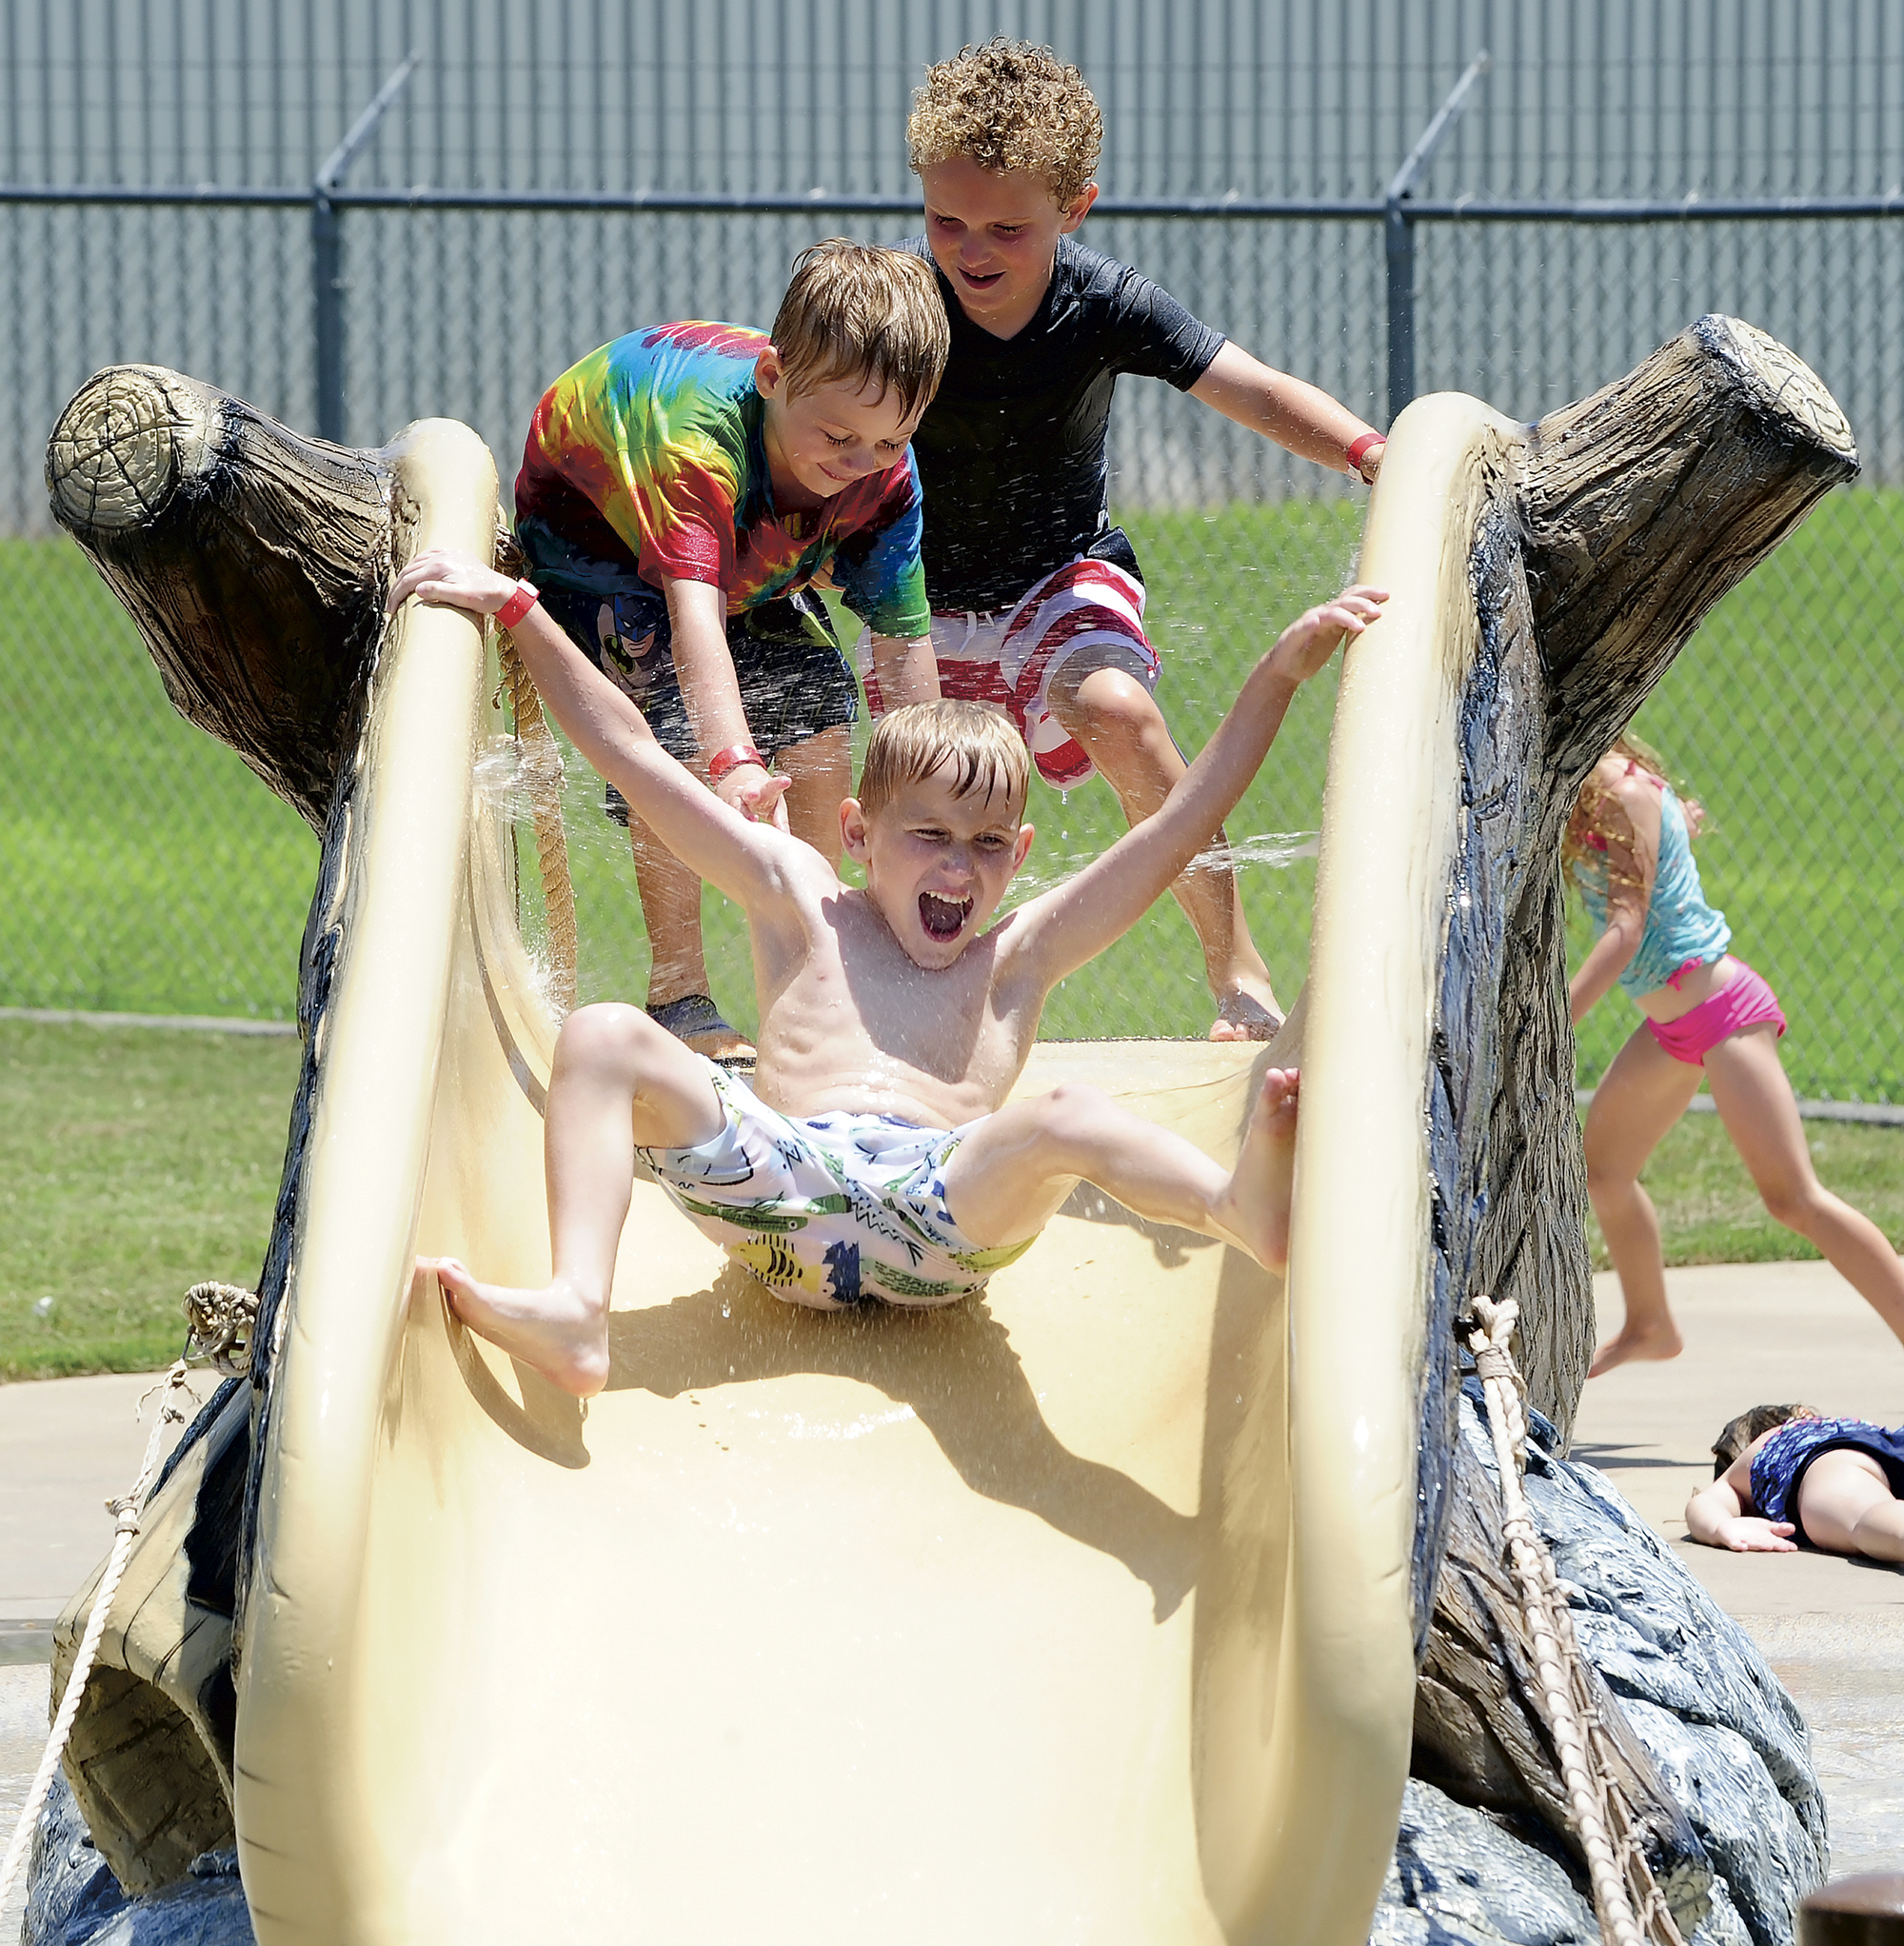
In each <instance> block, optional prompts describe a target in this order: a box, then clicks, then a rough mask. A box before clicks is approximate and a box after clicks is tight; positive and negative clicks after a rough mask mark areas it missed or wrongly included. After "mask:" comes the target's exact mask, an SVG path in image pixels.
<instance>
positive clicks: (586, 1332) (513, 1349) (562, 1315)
mask: <svg viewBox="0 0 1904 1946" xmlns="http://www.w3.org/2000/svg"><path fill="white" fill-rule="evenodd" d="M417 1269H418V1270H419V1271H423V1272H426V1273H428V1274H429V1275H430V1276H433V1277H434V1278H435V1279H436V1281H437V1282H438V1283H440V1284H441V1285H442V1286H443V1294H444V1296H445V1297H446V1298H447V1299H448V1300H449V1308H450V1309H451V1310H452V1311H454V1312H455V1313H456V1315H457V1316H458V1317H459V1318H461V1319H462V1320H463V1321H464V1323H466V1325H468V1327H469V1328H470V1330H471V1331H473V1332H475V1333H476V1334H477V1336H478V1337H480V1338H486V1339H487V1340H489V1342H490V1343H491V1344H493V1345H496V1346H497V1347H499V1348H500V1349H501V1350H503V1351H506V1352H507V1353H508V1355H509V1356H510V1357H511V1358H513V1359H521V1360H522V1361H523V1363H524V1364H526V1365H533V1366H534V1367H535V1369H536V1370H537V1371H538V1372H540V1373H541V1374H542V1375H543V1377H544V1378H545V1379H546V1380H548V1381H549V1383H550V1384H552V1385H559V1386H561V1388H562V1389H563V1390H564V1391H565V1392H571V1393H573V1394H574V1395H575V1397H576V1398H577V1399H592V1398H593V1397H594V1396H595V1394H596V1393H598V1392H599V1391H601V1389H602V1387H603V1386H604V1385H605V1384H606V1383H607V1382H608V1307H607V1305H606V1304H605V1303H602V1302H599V1301H596V1300H595V1299H593V1298H589V1297H585V1296H584V1295H583V1293H582V1292H580V1291H578V1290H577V1289H576V1288H575V1287H574V1286H573V1285H572V1284H568V1283H565V1282H561V1281H557V1282H555V1283H552V1284H550V1285H549V1286H548V1288H547V1289H546V1290H540V1291H521V1290H511V1289H509V1288H508V1287H507V1286H506V1285H504V1284H493V1283H478V1282H477V1281H476V1280H475V1279H474V1278H473V1277H471V1276H470V1275H469V1272H468V1270H467V1269H466V1267H465V1266H464V1265H463V1264H462V1263H460V1262H458V1261H457V1260H456V1259H455V1258H454V1257H419V1258H418V1259H417Z"/></svg>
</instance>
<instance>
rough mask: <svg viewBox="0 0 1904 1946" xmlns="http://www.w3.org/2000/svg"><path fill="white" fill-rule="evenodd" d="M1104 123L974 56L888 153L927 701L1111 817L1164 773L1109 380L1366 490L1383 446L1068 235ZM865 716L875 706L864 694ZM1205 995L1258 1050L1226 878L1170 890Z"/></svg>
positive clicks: (1262, 1008)
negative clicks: (1013, 749) (919, 196)
mask: <svg viewBox="0 0 1904 1946" xmlns="http://www.w3.org/2000/svg"><path fill="white" fill-rule="evenodd" d="M1102 134H1103V120H1102V117H1101V114H1100V113H1099V110H1098V105H1097V102H1096V101H1095V100H1094V99H1093V98H1092V95H1091V90H1090V89H1089V88H1088V87H1087V86H1086V85H1085V83H1084V78H1083V76H1082V75H1081V74H1080V73H1079V72H1078V70H1077V69H1075V68H1071V67H1067V66H1065V65H1064V64H1063V63H1061V62H1060V61H1059V60H1058V59H1057V58H1056V57H1055V56H1054V55H1053V54H1052V53H1051V51H1050V50H1049V49H1046V48H1038V47H1033V46H1030V45H1029V44H1027V43H1025V42H1022V41H1007V40H994V41H991V42H988V43H987V44H986V45H985V46H983V47H982V48H967V49H966V50H964V51H963V52H962V54H960V55H959V56H958V58H957V59H955V60H951V61H942V62H940V63H939V64H938V65H937V66H935V67H932V68H929V69H927V70H926V76H925V85H924V87H923V88H922V89H920V90H919V92H918V94H917V95H916V96H915V97H914V101H913V110H912V117H911V120H910V121H909V122H908V123H907V125H906V140H907V143H908V146H909V148H910V149H911V155H912V166H913V169H915V170H916V171H917V172H918V174H919V176H920V179H921V181H922V183H923V184H924V188H925V235H924V236H923V237H922V238H921V237H915V238H912V239H910V240H909V241H908V242H907V243H905V244H903V245H902V246H901V248H905V249H910V250H913V251H915V252H916V253H917V254H919V255H921V256H927V255H929V256H930V257H931V259H932V261H933V262H934V264H935V265H936V266H937V268H938V271H939V286H940V291H941V294H942V296H943V297H944V299H945V310H946V315H947V316H948V318H949V319H950V321H951V326H952V349H951V355H950V358H949V360H948V362H947V365H946V368H945V377H944V380H943V382H942V384H941V386H940V388H939V393H938V396H937V397H936V399H935V400H934V401H933V403H932V405H931V407H929V408H928V409H927V411H926V414H925V417H924V419H923V421H922V423H921V425H920V427H919V429H918V431H917V432H915V433H914V435H913V443H912V449H913V456H914V458H915V460H916V462H917V464H918V467H919V474H920V480H921V484H922V488H923V491H924V499H925V545H924V557H925V581H926V595H927V599H928V600H929V601H930V603H931V606H932V609H933V624H932V641H933V648H934V650H935V653H936V655H937V659H938V663H939V680H940V685H941V687H942V691H943V693H944V694H945V695H947V696H955V697H962V698H967V699H970V700H973V701H978V702H985V703H993V704H996V705H999V706H1000V707H1001V708H1003V709H1005V710H1007V711H1008V712H1009V713H1010V714H1011V716H1012V717H1013V718H1014V720H1015V721H1016V722H1017V723H1018V725H1019V726H1020V728H1021V730H1022V731H1023V733H1024V738H1025V742H1026V743H1027V744H1028V745H1030V748H1031V752H1032V755H1033V758H1034V759H1035V761H1036V763H1037V766H1038V769H1039V772H1040V774H1041V776H1042V777H1043V778H1044V779H1045V781H1046V782H1047V783H1049V784H1055V785H1057V786H1059V787H1060V788H1062V789H1068V788H1069V787H1070V786H1071V785H1073V784H1081V783H1083V782H1084V780H1085V779H1086V778H1088V777H1089V776H1090V775H1091V773H1092V771H1093V770H1094V769H1100V770H1102V771H1103V773H1104V775H1105V777H1106V778H1108V779H1109V781H1110V784H1111V787H1112V789H1114V790H1115V791H1116V792H1117V794H1118V799H1119V802H1120V803H1121V804H1122V806H1123V810H1124V815H1125V816H1126V817H1127V818H1128V819H1129V820H1130V821H1131V822H1132V823H1133V824H1136V823H1138V822H1140V820H1142V819H1144V818H1147V817H1149V816H1151V814H1152V813H1153V812H1155V811H1156V810H1157V808H1158V806H1159V805H1160V804H1162V802H1163V800H1164V798H1165V796H1166V795H1167V794H1168V793H1169V790H1170V786H1171V785H1172V784H1174V783H1175V782H1176V781H1177V780H1178V778H1180V777H1181V776H1182V774H1183V772H1184V769H1185V767H1186V766H1185V763H1184V759H1183V757H1182V756H1181V754H1180V752H1179V751H1178V749H1177V746H1176V745H1175V744H1174V743H1173V742H1172V740H1171V736H1170V732H1169V729H1168V727H1167V726H1166V725H1165V724H1164V721H1163V717H1162V714H1161V712H1160V710H1159V709H1158V706H1157V704H1156V702H1155V701H1154V700H1153V698H1152V695H1151V691H1152V690H1153V689H1154V688H1155V687H1156V685H1157V652H1156V650H1155V649H1154V648H1152V646H1151V645H1150V643H1149V641H1148V640H1147V639H1146V638H1145V636H1144V632H1143V619H1142V618H1143V600H1144V590H1143V581H1142V577H1141V575H1140V573H1139V571H1138V565H1137V558H1136V556H1135V555H1134V554H1133V553H1132V551H1131V547H1130V543H1129V542H1128V541H1127V540H1126V539H1125V537H1124V535H1123V534H1122V532H1121V530H1120V529H1118V528H1115V527H1111V526H1108V520H1109V514H1108V509H1107V500H1106V475H1105V458H1104V440H1105V433H1106V430H1107V427H1108V425H1109V420H1110V409H1111V392H1112V388H1113V387H1115V385H1116V383H1117V378H1118V374H1119V373H1120V372H1135V373H1138V374H1140V375H1141V376H1143V377H1148V378H1160V379H1165V380H1167V381H1168V382H1169V383H1170V384H1172V385H1174V386H1176V387H1178V389H1179V390H1180V391H1187V392H1188V393H1190V395H1191V396H1192V397H1193V398H1196V399H1200V400H1201V401H1202V402H1203V403H1204V404H1205V405H1207V406H1212V407H1215V408H1216V409H1217V410H1218V411H1220V412H1221V413H1223V414H1224V415H1225V416H1226V417H1228V418H1231V419H1234V420H1236V421H1237V422H1238V423H1239V424H1240V425H1243V426H1248V427H1254V428H1255V429H1256V430H1257V431H1259V432H1261V433H1263V434H1265V435H1266V436H1267V437H1269V438H1271V439H1274V440H1275V441H1277V442H1278V444H1279V445H1281V446H1284V447H1288V448H1289V450H1290V451H1292V452H1295V453H1298V454H1300V455H1301V456H1302V457H1303V458H1305V459H1312V460H1316V461H1318V462H1319V463H1320V464H1322V465H1324V466H1329V467H1347V468H1348V470H1349V471H1351V472H1354V473H1358V474H1359V475H1360V476H1361V477H1362V478H1363V479H1365V480H1373V479H1374V477H1375V474H1376V470H1377V468H1378V466H1379V465H1380V461H1381V448H1382V439H1381V435H1380V434H1379V433H1378V432H1375V431H1373V430H1371V429H1370V428H1369V427H1366V426H1364V425H1363V424H1362V422H1361V421H1360V420H1359V419H1358V418H1357V417H1356V415H1355V414H1354V413H1353V412H1351V411H1350V410H1349V409H1348V408H1347V407H1344V406H1340V405H1338V404H1337V403H1336V401H1335V400H1334V399H1332V398H1330V397H1329V396H1328V394H1327V393H1326V392H1322V391H1319V390H1318V389H1317V388H1316V387H1314V386H1310V385H1305V384H1303V383H1302V381H1301V380H1299V379H1294V378H1290V377H1288V376H1287V375H1286V374H1284V373H1282V372H1279V371H1272V370H1271V369H1270V368H1269V367H1267V366H1265V365H1261V364H1259V363H1258V362H1257V360H1256V359H1254V358H1252V357H1251V356H1250V355H1249V353H1248V352H1246V351H1244V350H1242V349H1241V348H1240V347H1239V346H1236V345H1232V344H1230V343H1228V342H1227V341H1226V340H1225V339H1224V338H1223V336H1222V334H1221V333H1220V332H1218V331H1214V330H1212V329H1211V328H1209V327H1208V326H1207V325H1203V324H1200V323H1199V321H1198V320H1197V319H1196V318H1194V317H1192V316H1191V314H1190V313H1189V312H1188V311H1187V310H1185V309H1184V308H1183V307H1182V306H1181V305H1180V304H1179V303H1178V302H1177V301H1176V299H1175V298H1173V297H1171V296H1170V295H1169V294H1168V293H1167V292H1165V291H1163V290H1160V288H1158V287H1157V286H1156V285H1155V284H1153V283H1151V282H1150V280H1149V279H1148V278H1147V277H1144V276H1142V275H1141V274H1140V272H1138V271H1136V270H1133V269H1132V268H1129V267H1128V266H1127V265H1124V264H1120V263H1117V262H1115V261H1114V260H1113V259H1111V258H1109V257H1105V256H1101V255H1099V254H1098V252H1097V251H1095V250H1087V249H1085V248H1082V246H1081V245H1080V244H1079V243H1077V242H1076V241H1075V238H1074V235H1073V232H1075V231H1076V230H1077V228H1078V227H1079V226H1080V225H1081V223H1082V222H1083V221H1084V218H1085V216H1086V214H1087V213H1088V212H1089V210H1090V208H1091V205H1092V204H1093V203H1094V202H1095V201H1096V200H1097V195H1098V186H1097V184H1096V183H1095V182H1093V181H1092V180H1091V176H1092V172H1093V170H1094V169H1096V168H1097V162H1098V149H1099V146H1100V143H1101V138H1102ZM868 691H869V695H868V700H869V702H870V703H871V704H872V706H873V709H874V711H875V713H876V714H877V713H878V711H879V710H880V708H881V707H882V705H883V699H882V698H881V697H880V696H879V695H878V693H877V685H868ZM1173 890H1174V891H1175V893H1176V895H1177V899H1178V902H1179V903H1180V904H1181V905H1182V907H1183V909H1184V911H1185V913H1186V914H1187V915H1188V916H1189V919H1190V923H1191V924H1192V925H1193V926H1195V927H1196V929H1197V936H1198V939H1199V941H1200V943H1201V945H1202V948H1203V963H1204V968H1205V971H1206V972H1207V974H1208V976H1209V981H1210V989H1211V991H1212V993H1213V994H1215V996H1216V998H1217V1007H1218V1016H1217V1022H1216V1024H1215V1025H1214V1026H1213V1027H1212V1028H1211V1029H1210V1037H1211V1039H1212V1040H1219V1041H1221V1040H1241V1039H1249V1040H1267V1039H1268V1038H1269V1036H1270V1034H1271V1033H1273V1032H1274V1031H1275V1028H1276V1026H1277V1024H1278V1023H1279V1020H1280V1018H1281V1012H1282V1009H1281V1008H1280V1007H1279V1005H1278V1004H1277V1001H1276V996H1275V995H1274V993H1273V992H1272V991H1271V990H1270V984H1269V973H1268V969H1267V968H1266V967H1265V966H1264V965H1263V963H1262V957H1261V955H1260V954H1259V952H1258V951H1257V949H1256V946H1255V943H1253V942H1252V940H1251V939H1250V936H1249V929H1248V927H1247V926H1246V925H1245V923H1244V922H1243V914H1242V906H1241V903H1240V901H1239V899H1238V897H1237V890H1236V881H1235V879H1234V878H1233V877H1232V876H1231V874H1230V873H1229V872H1228V871H1227V870H1220V869H1211V868H1208V867H1204V868H1201V869H1199V870H1197V871H1195V872H1193V873H1190V874H1187V875H1186V876H1185V877H1183V878H1181V879H1180V880H1179V881H1178V882H1177V884H1176V885H1175V886H1174V887H1173Z"/></svg>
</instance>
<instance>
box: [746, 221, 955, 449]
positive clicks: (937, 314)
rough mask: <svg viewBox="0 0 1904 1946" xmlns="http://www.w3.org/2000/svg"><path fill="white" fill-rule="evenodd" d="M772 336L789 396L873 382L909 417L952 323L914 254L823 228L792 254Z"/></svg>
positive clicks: (933, 383)
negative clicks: (822, 234) (820, 236)
mask: <svg viewBox="0 0 1904 1946" xmlns="http://www.w3.org/2000/svg"><path fill="white" fill-rule="evenodd" d="M773 342H774V348H775V350H777V351H778V352H779V353H780V355H781V363H782V365H783V367H784V369H785V372H786V388H787V392H788V395H789V396H791V395H792V394H793V393H795V392H809V391H814V390H816V389H818V387H821V386H831V385H844V384H849V383H851V384H856V385H873V386H877V387H879V388H880V390H881V391H882V392H894V393H896V394H897V395H898V398H899V404H900V409H901V410H902V412H903V413H904V415H905V416H906V417H907V418H908V419H909V418H911V417H912V415H913V413H914V412H915V411H916V410H918V409H919V408H920V407H923V406H929V405H930V404H931V403H932V397H933V394H934V393H935V392H937V391H938V389H939V381H940V380H941V379H942V377H944V375H945V354H946V352H947V351H948V350H949V349H950V348H951V345H952V328H951V326H950V325H949V324H947V322H946V319H945V307H944V305H943V304H942V302H941V300H940V296H939V283H938V279H937V278H936V277H935V276H934V275H933V271H932V267H931V266H930V265H929V264H927V263H926V262H925V261H924V260H923V259H922V258H920V257H915V256H911V255H909V254H908V253H907V252H906V251H904V250H888V249H882V248H879V247H878V246H877V245H875V244H858V243H849V242H848V241H847V240H846V239H845V238H844V237H841V236H830V237H828V238H827V239H826V240H825V242H824V243H817V244H815V245H813V246H812V248H810V249H804V250H802V251H801V253H800V254H799V256H797V257H796V258H795V259H794V260H793V275H792V277H791V278H790V279H789V280H788V283H787V287H786V295H785V296H784V297H783V298H782V299H781V301H780V310H779V312H778V314H777V315H776V316H775V318H774V322H773Z"/></svg>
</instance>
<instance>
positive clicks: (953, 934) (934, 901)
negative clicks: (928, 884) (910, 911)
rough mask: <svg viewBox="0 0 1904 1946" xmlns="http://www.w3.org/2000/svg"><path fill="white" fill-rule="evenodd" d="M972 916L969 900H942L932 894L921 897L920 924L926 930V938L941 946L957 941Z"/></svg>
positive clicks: (922, 894)
mask: <svg viewBox="0 0 1904 1946" xmlns="http://www.w3.org/2000/svg"><path fill="white" fill-rule="evenodd" d="M971 916H972V902H971V900H969V899H941V898H940V897H938V896H937V894H935V893H932V892H922V893H921V894H920V895H919V923H920V924H921V925H922V926H923V927H924V928H925V936H926V938H927V939H929V940H936V941H937V942H938V943H940V944H941V945H943V944H944V943H946V942H947V941H949V940H955V939H957V938H958V937H959V934H960V933H961V931H962V929H963V927H964V924H965V922H966V920H968V919H969V918H970V917H971Z"/></svg>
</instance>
